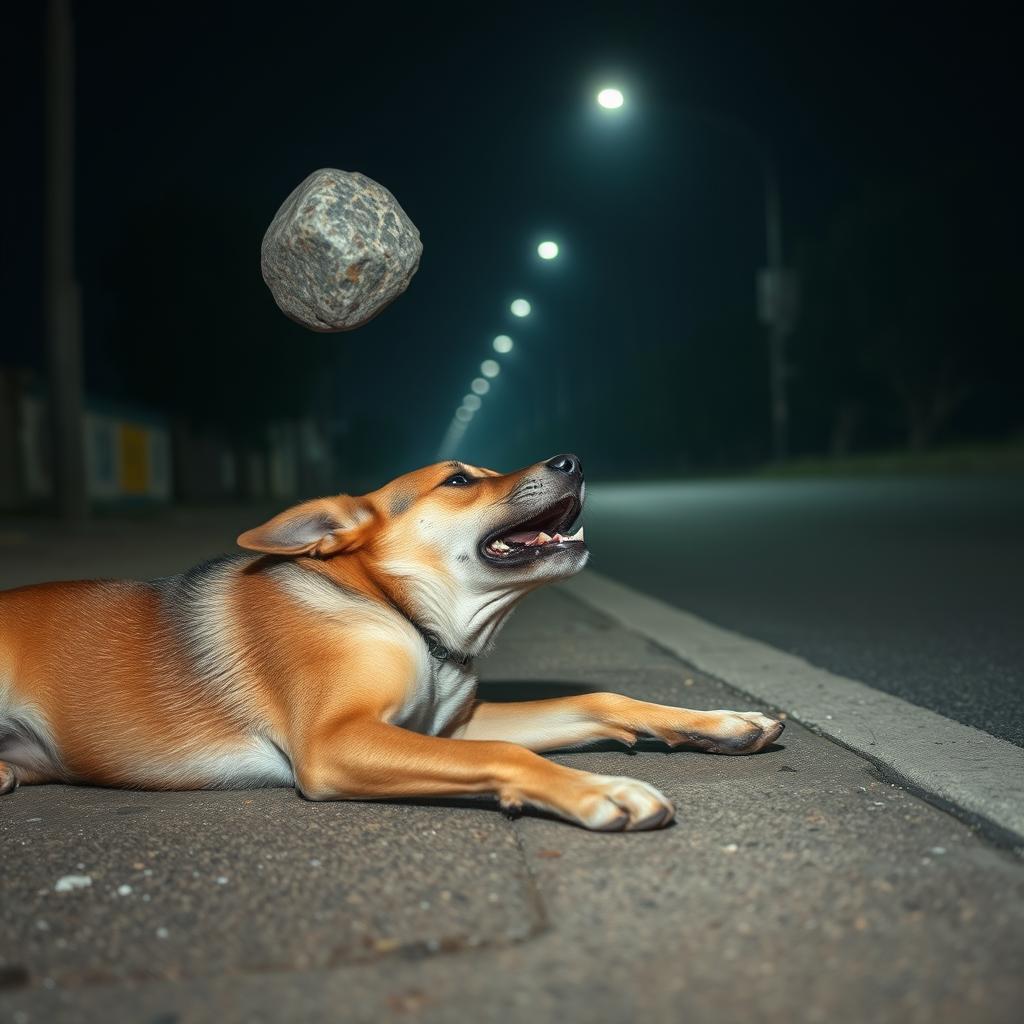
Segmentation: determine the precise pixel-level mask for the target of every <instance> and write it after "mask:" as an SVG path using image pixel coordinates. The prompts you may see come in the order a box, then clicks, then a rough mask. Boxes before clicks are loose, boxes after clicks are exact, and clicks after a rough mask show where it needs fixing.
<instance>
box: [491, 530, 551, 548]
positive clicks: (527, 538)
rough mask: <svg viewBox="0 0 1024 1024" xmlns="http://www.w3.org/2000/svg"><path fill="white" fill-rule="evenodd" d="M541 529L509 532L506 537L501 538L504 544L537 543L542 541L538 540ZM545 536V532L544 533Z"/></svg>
mask: <svg viewBox="0 0 1024 1024" xmlns="http://www.w3.org/2000/svg"><path fill="white" fill-rule="evenodd" d="M540 536H541V531H539V530H527V531H526V532H525V533H510V534H509V535H508V536H507V537H503V538H502V539H503V540H504V541H505V543H506V544H529V545H533V544H538V543H542V542H541V540H540ZM544 536H545V537H547V534H546V533H545V534H544Z"/></svg>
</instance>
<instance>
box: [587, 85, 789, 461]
mask: <svg viewBox="0 0 1024 1024" xmlns="http://www.w3.org/2000/svg"><path fill="white" fill-rule="evenodd" d="M597 102H598V104H599V105H600V106H602V107H604V108H605V109H606V110H617V109H618V108H619V107H621V106H622V104H623V102H624V99H623V96H622V93H621V92H620V91H619V90H618V89H602V90H601V91H600V92H599V93H598V94H597ZM685 114H686V116H689V117H690V118H692V119H693V120H699V121H703V122H704V124H706V125H710V126H711V127H712V128H715V129H717V130H718V131H719V132H723V133H724V134H726V135H729V136H731V137H732V138H734V139H738V140H739V141H740V142H741V143H742V144H743V145H744V146H746V147H747V148H748V149H749V150H751V151H752V152H753V154H754V156H755V158H756V159H757V162H758V164H759V165H760V168H761V177H762V183H763V188H764V219H765V256H766V260H765V262H766V266H765V267H764V269H762V270H760V271H759V272H758V275H757V291H758V315H759V317H760V319H761V321H762V322H763V323H765V324H766V325H767V326H768V327H769V336H768V355H769V378H770V385H771V419H772V451H773V454H774V457H775V459H776V461H782V460H783V459H785V458H786V457H787V455H788V454H789V399H788V396H787V393H786V392H787V386H786V378H787V375H788V368H787V366H786V338H787V336H788V335H789V334H790V332H791V331H792V329H793V327H794V325H795V322H796V316H797V307H798V304H799V294H798V283H797V280H796V275H795V274H794V273H793V271H792V270H789V269H787V268H786V267H785V266H784V265H783V261H782V199H781V194H780V191H779V175H778V168H777V165H776V162H775V157H774V154H773V153H772V151H771V150H770V148H769V147H768V146H766V145H765V144H764V142H763V141H762V140H761V139H760V138H759V137H758V135H757V134H756V133H755V132H754V131H753V130H752V129H751V128H749V127H748V126H747V125H746V124H744V123H743V122H742V121H739V120H737V119H735V118H733V117H729V116H727V115H724V114H718V113H715V112H713V111H708V110H697V109H693V108H687V110H686V111H685Z"/></svg>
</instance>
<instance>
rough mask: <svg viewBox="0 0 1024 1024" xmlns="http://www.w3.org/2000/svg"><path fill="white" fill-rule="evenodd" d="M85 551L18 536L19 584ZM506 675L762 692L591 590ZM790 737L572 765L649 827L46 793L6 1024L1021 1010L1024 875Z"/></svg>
mask: <svg viewBox="0 0 1024 1024" xmlns="http://www.w3.org/2000/svg"><path fill="white" fill-rule="evenodd" d="M214 518H216V517H214ZM136 525H138V524H136ZM243 525H244V524H243ZM204 529H205V528H204ZM231 529H232V530H234V531H235V532H237V529H236V528H235V526H232V528H231ZM0 532H2V531H0ZM30 532H34V531H30ZM94 532H95V536H92V537H91V539H89V540H88V541H83V540H79V541H78V542H77V545H73V546H74V552H75V553H74V558H73V559H69V562H73V564H74V566H75V571H76V573H77V572H78V571H81V572H83V573H91V572H95V571H96V568H97V565H99V566H109V565H111V564H113V566H114V567H113V568H106V569H105V570H104V572H103V574H104V575H108V574H110V573H112V572H117V571H125V570H124V569H123V568H121V567H119V566H117V564H116V563H117V562H120V563H121V565H123V564H124V563H125V562H126V561H130V560H132V559H135V562H133V564H135V565H138V566H139V569H138V572H139V574H141V575H148V574H150V573H156V572H163V571H169V569H170V568H173V566H167V567H166V568H164V566H163V564H162V563H163V562H165V561H167V560H169V559H170V558H171V557H172V556H180V555H181V554H182V553H183V552H185V551H186V550H190V549H191V548H196V549H197V550H195V551H194V557H200V556H202V555H204V554H208V553H210V551H209V550H207V547H206V545H207V544H209V543H210V541H211V539H212V538H213V537H214V536H215V535H216V536H219V534H220V533H230V531H228V530H226V529H223V528H222V526H220V525H216V524H214V525H210V527H209V530H208V532H205V533H204V532H202V531H199V533H200V534H201V536H200V537H199V540H198V541H196V540H195V537H196V524H195V523H194V522H193V523H192V524H191V525H190V526H189V529H188V530H187V531H186V532H184V533H183V532H182V531H181V530H180V529H177V530H175V529H170V530H169V529H168V528H167V527H166V526H161V525H159V524H150V525H148V526H146V527H145V528H140V530H139V531H138V532H136V527H135V526H133V528H132V530H130V531H128V532H129V536H119V537H116V538H115V537H111V536H107V531H105V530H104V529H97V530H96V531H94ZM115 533H116V531H115ZM115 540H116V543H115ZM33 543H36V544H38V550H37V552H36V555H35V556H34V557H31V551H29V548H31V546H32V544H33ZM62 544H63V542H62V541H60V540H57V541H53V540H50V541H43V540H40V541H37V542H33V541H25V540H24V539H23V540H21V541H16V542H13V541H11V542H9V543H8V547H7V548H2V547H0V585H12V584H13V583H14V582H15V580H14V579H11V578H10V577H11V575H12V573H14V572H22V573H23V574H24V573H26V572H27V571H28V569H29V568H30V567H31V566H33V565H35V566H36V567H38V566H39V565H40V562H39V559H40V558H42V559H44V561H45V567H52V566H55V565H58V564H60V562H61V558H62V557H63V556H62V553H61V552H62ZM111 545H113V547H111ZM26 551H29V554H28V555H26ZM8 555H11V557H10V558H8ZM101 556H102V557H101ZM190 557H191V556H190ZM157 563H161V564H159V565H158V564H157ZM177 564H179V565H180V564H181V563H180V561H179V562H178V563H177ZM71 571H72V570H71V569H69V572H71ZM40 575H42V573H40ZM482 677H483V679H484V683H483V684H482V691H483V696H484V697H485V698H487V697H490V698H492V699H495V698H507V697H514V696H518V697H521V698H525V697H535V696H538V695H552V696H554V695H558V694H563V693H572V692H579V691H580V690H581V689H611V690H617V691H619V692H623V693H628V694H631V695H633V696H637V697H643V698H645V699H651V700H655V701H659V702H663V703H677V704H684V705H688V706H692V707H697V708H717V707H737V706H740V705H742V707H743V708H749V707H750V702H749V700H747V699H744V698H741V697H739V696H738V695H737V694H736V693H735V692H734V691H731V690H730V689H729V688H728V687H726V686H724V685H722V684H720V683H717V682H715V681H713V680H711V679H709V678H707V677H705V676H702V675H700V674H699V673H696V672H694V671H692V670H691V669H689V668H688V667H687V666H686V665H685V664H683V663H682V662H681V661H679V660H678V659H677V658H676V657H675V656H674V655H672V654H670V653H669V652H667V651H666V650H664V649H662V648H659V647H657V646H655V645H654V644H652V643H651V642H649V641H647V640H646V639H644V638H643V637H642V636H640V635H638V634H636V633H632V632H629V631H627V630H626V629H624V628H622V627H620V626H617V625H615V624H613V623H612V622H611V620H609V619H606V618H604V617H603V616H602V615H600V614H598V613H596V612H594V611H593V610H591V609H590V608H589V607H587V606H585V605H583V604H581V603H579V602H578V601H577V600H576V599H575V598H574V597H572V596H571V595H570V594H569V593H568V592H567V591H564V590H562V591H560V590H548V591H541V592H539V593H537V594H535V595H533V596H532V597H530V598H528V599H527V600H526V602H524V605H523V606H522V608H521V610H520V611H519V612H517V613H516V615H515V616H514V617H513V619H512V621H511V623H510V624H509V626H508V628H507V629H506V630H505V632H504V633H503V635H502V637H501V638H500V641H499V644H498V649H497V651H496V653H495V654H494V655H493V656H492V657H491V658H489V659H488V660H487V661H486V662H485V663H484V664H483V671H482ZM782 740H783V742H782V744H781V745H780V746H778V747H776V748H774V749H772V750H770V751H768V752H765V753H763V754H760V755H756V756H752V757H741V758H726V757H713V756H708V755H703V754H700V753H693V752H675V753H665V752H664V751H662V750H660V749H658V748H656V747H653V746H652V747H648V748H646V749H642V750H639V751H638V752H636V753H628V752H626V751H623V750H621V749H618V748H614V747H613V748H609V749H607V750H591V751H588V752H582V753H573V754H567V755H561V756H559V758H558V759H559V760H561V761H563V762H564V763H567V764H572V765H574V766H577V767H583V768H589V769H592V770H595V771H600V772H607V773H610V774H628V775H633V776H636V777H638V778H641V779H645V780H647V781H649V782H651V783H652V784H654V785H656V786H658V787H659V788H661V789H663V790H664V791H665V792H666V793H667V794H668V795H669V796H670V797H672V798H673V799H674V800H675V802H676V804H677V807H678V808H679V814H678V819H677V823H676V825H675V826H674V827H672V828H669V829H666V830H664V831H660V832H651V833H637V834H628V835H622V834H618V835H602V834H594V833H588V832H585V831H583V830H580V829H577V828H574V827H572V826H570V825H566V824H564V823H561V822H558V821H553V820H548V819H545V818H542V817H539V816H531V815H524V816H522V817H519V818H516V819H509V818H507V817H505V816H504V815H503V814H501V813H499V812H497V811H496V810H494V809H493V807H492V805H490V804H489V803H487V802H485V801H476V802H474V801H434V802H422V803H414V802H405V803H381V804H375V803H333V804H312V803H307V802H304V801H302V800H300V799H299V798H297V797H296V796H295V795H294V793H292V792H291V791H287V790H260V791H251V792H227V793H213V792H211V793H199V794H156V793H130V792H119V791H108V790H99V789H85V788H81V789H76V788H67V787H59V786H47V787H37V788H25V789H21V790H18V791H17V792H16V793H15V794H13V795H12V796H9V797H5V798H3V799H0V863H2V864H3V867H4V871H3V880H2V882H0V917H2V922H3V926H2V929H0V1021H16V1022H18V1024H27V1022H34V1021H39V1022H57V1021H120V1020H128V1021H145V1022H151V1024H157V1022H160V1024H171V1022H182V1024H184V1022H191V1021H216V1022H218V1024H224V1022H229V1021H235V1020H245V1021H268V1022H270V1021H291V1020H296V1021H299V1020H301V1021H334V1020H345V1021H350V1020H351V1021H377V1020H384V1019H398V1020H421V1021H446V1022H447V1021H452V1022H455V1021H460V1022H461V1021H509V1020H513V1021H520V1020H521V1021H531V1022H534V1021H554V1020H560V1021H577V1020H590V1021H627V1020H631V1019H634V1018H638V1017H640V1016H641V1015H643V1016H645V1017H646V1018H647V1019H648V1020H650V1021H659V1022H660V1021H679V1020H686V1021H688V1022H701V1021H712V1020H713V1021H715V1022H720V1021H731V1020H737V1019H741V1018H757V1019H760V1020H769V1021H774V1020H786V1021H790V1020H796V1021H808V1022H817V1021H822V1022H825V1021H829V1022H832V1021H843V1022H845V1021H850V1022H861V1021H869V1020H870V1021H872V1022H875V1021H900V1022H907V1021H922V1022H923V1021H928V1022H936V1021H951V1022H952V1021H957V1022H959V1021H962V1020H964V1019H970V1020H971V1021H972V1024H979V1022H988V1021H1004V1020H1005V1021H1010V1020H1016V1019H1018V1014H1019V1009H1020V1004H1021V996H1022V994H1024V983H1022V981H1021V971H1020V965H1021V955H1022V951H1024V862H1021V861H1020V860H1019V859H1018V858H1016V857H1014V856H1013V855H1012V854H1010V853H1007V852H1005V851H1003V850H1001V849H998V848H996V847H993V846H991V845H989V844H988V843H987V842H986V841H985V840H984V839H982V838H980V837H979V836H978V835H976V834H975V833H974V832H972V831H971V830H970V829H969V828H968V827H967V826H965V825H963V824H961V823H960V822H958V821H957V820H955V819H954V818H953V817H951V816H949V815H947V814H945V813H944V812H942V811H940V810H937V809H935V808H934V807H932V806H930V805H928V804H926V803H924V802H923V801H922V800H920V799H918V798H917V797H915V796H913V795H911V794H909V793H907V792H905V791H903V790H900V789H898V788H894V787H892V786H890V785H888V784H885V783H882V782H880V781H879V780H878V777H877V774H876V772H875V769H874V768H873V767H872V766H871V765H870V764H869V763H868V762H867V761H865V760H862V759H861V758H859V757H858V756H856V755H855V754H853V753H851V752H849V751H848V750H846V749H844V748H842V747H839V746H837V745H835V744H833V743H831V742H829V741H828V740H825V739H822V738H821V737H818V736H815V735H813V734H811V733H810V732H808V731H806V730H805V729H803V728H801V727H800V726H799V725H797V724H796V723H791V724H790V726H789V728H788V729H787V730H786V732H785V734H784V736H783V737H782ZM68 875H80V876H87V877H88V878H89V879H90V882H89V884H88V885H87V886H85V887H82V888H76V889H72V890H70V891H65V892H58V891H55V886H56V883H57V882H58V880H59V879H61V878H63V877H64V876H68Z"/></svg>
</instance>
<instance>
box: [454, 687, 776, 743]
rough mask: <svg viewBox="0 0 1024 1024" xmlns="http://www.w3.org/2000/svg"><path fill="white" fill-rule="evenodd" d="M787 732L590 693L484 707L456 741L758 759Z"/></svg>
mask: <svg viewBox="0 0 1024 1024" xmlns="http://www.w3.org/2000/svg"><path fill="white" fill-rule="evenodd" d="M783 728H784V726H783V723H782V722H777V721H775V720H774V719H771V718H769V717H768V716H767V715H762V714H760V713H759V712H757V711H690V710H688V709H687V708H674V707H669V706H668V705H665V704H649V703H647V702H646V701H642V700H633V699H632V698H631V697H624V696H622V695H621V694H618V693H587V694H583V695H581V696H578V697H554V698H551V699H550V700H531V701H517V702H511V703H488V702H481V703H479V704H477V705H476V706H475V707H474V708H473V711H472V715H471V716H470V718H469V719H468V720H467V721H464V722H463V723H462V724H460V725H459V726H458V727H457V728H456V729H455V730H454V731H453V732H452V735H453V736H455V737H458V738H459V739H466V740H506V741H507V742H509V743H519V744H521V745H522V746H524V747H528V748H529V749H530V750H537V751H544V750H562V749H566V748H569V747H580V746H584V745H586V744H588V743H595V742H598V741H600V740H609V739H611V740H620V741H621V742H623V743H627V744H632V743H635V742H636V741H637V740H638V739H642V738H645V737H646V738H654V739H660V740H664V742H665V743H667V744H668V745H669V746H672V747H676V746H684V745H690V746H695V747H698V748H699V749H701V750H705V751H707V752H708V753H714V754H754V753H757V751H759V750H762V749H763V748H764V747H766V746H768V745H769V744H770V743H772V742H774V741H775V740H776V739H778V737H779V735H780V734H781V732H782V730H783Z"/></svg>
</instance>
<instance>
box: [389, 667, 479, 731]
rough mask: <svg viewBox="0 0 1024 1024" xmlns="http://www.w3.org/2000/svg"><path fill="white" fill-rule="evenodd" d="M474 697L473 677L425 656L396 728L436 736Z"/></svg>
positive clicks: (396, 722) (457, 668)
mask: <svg viewBox="0 0 1024 1024" xmlns="http://www.w3.org/2000/svg"><path fill="white" fill-rule="evenodd" d="M475 695H476V676H475V675H474V674H473V673H472V672H471V671H470V670H469V669H467V668H461V667H460V666H458V665H455V664H453V663H452V662H449V661H437V660H436V659H435V658H431V657H427V658H426V659H425V660H424V662H423V663H422V664H421V668H420V671H419V672H418V673H417V678H416V682H415V683H414V684H413V687H412V689H411V690H410V691H409V694H408V696H407V697H406V699H405V703H404V704H403V705H402V708H401V710H400V711H399V713H398V715H397V716H396V717H395V719H394V723H395V725H400V726H402V727H403V728H405V729H412V730H413V731H414V732H421V733H426V734H427V735H429V736H436V735H438V734H439V733H442V732H444V730H445V729H446V728H447V727H448V726H449V725H451V724H452V722H453V721H455V720H456V719H457V718H458V717H459V714H460V713H461V712H462V711H463V709H464V708H465V707H466V705H467V704H468V703H469V702H471V701H472V700H473V698H474V697H475Z"/></svg>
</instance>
